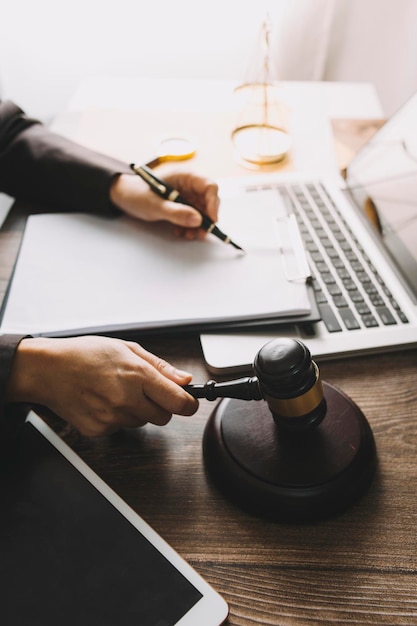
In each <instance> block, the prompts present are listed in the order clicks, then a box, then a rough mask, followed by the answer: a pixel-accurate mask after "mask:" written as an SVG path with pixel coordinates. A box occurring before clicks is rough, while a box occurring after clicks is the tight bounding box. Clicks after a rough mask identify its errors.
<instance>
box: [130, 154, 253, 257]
mask: <svg viewBox="0 0 417 626" xmlns="http://www.w3.org/2000/svg"><path fill="white" fill-rule="evenodd" d="M130 167H131V169H132V170H133V171H134V172H135V174H137V175H138V176H140V177H141V178H142V179H143V180H144V181H145V182H146V183H147V184H148V185H149V188H150V189H151V190H152V191H153V192H154V193H155V194H157V195H158V196H160V197H162V198H165V199H167V200H170V201H172V202H177V203H180V204H184V205H188V206H193V205H192V204H191V203H190V202H189V201H187V200H186V199H185V198H183V197H182V196H181V194H180V192H179V191H178V190H177V189H175V188H174V187H172V186H171V185H170V184H168V183H167V182H166V181H164V180H161V179H160V178H158V177H157V176H156V175H155V174H154V172H153V171H152V170H151V169H150V168H149V167H147V166H146V165H135V164H134V163H132V164H131V165H130ZM193 208H194V209H195V210H196V211H198V213H199V214H200V215H201V217H202V221H201V224H200V228H202V229H203V230H205V231H206V232H208V233H211V234H212V235H214V236H215V237H218V238H219V239H220V240H221V241H224V242H225V243H229V244H230V245H232V246H233V247H234V248H236V249H237V250H242V248H241V247H240V246H238V245H237V244H236V243H235V242H233V241H232V240H231V239H230V237H229V236H228V235H226V234H225V233H223V232H222V231H221V230H220V229H219V228H218V227H217V226H216V224H215V222H214V221H213V220H211V219H210V218H209V217H208V216H207V215H206V214H205V213H203V212H202V211H201V210H200V209H198V208H197V207H196V206H193Z"/></svg>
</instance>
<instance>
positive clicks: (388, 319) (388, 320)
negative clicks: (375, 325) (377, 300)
mask: <svg viewBox="0 0 417 626" xmlns="http://www.w3.org/2000/svg"><path fill="white" fill-rule="evenodd" d="M377 312H378V315H379V317H380V318H381V320H382V323H383V324H384V325H385V326H392V325H393V324H396V323H397V322H396V321H395V318H394V316H393V315H392V313H391V311H390V310H389V309H388V308H387V307H378V308H377Z"/></svg>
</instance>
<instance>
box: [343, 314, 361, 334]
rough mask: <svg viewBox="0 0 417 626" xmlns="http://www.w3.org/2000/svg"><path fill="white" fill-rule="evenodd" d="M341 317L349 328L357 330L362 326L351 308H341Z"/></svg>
mask: <svg viewBox="0 0 417 626" xmlns="http://www.w3.org/2000/svg"><path fill="white" fill-rule="evenodd" d="M339 313H340V317H341V318H342V320H343V323H344V325H345V326H346V328H347V329H348V330H356V329H358V328H360V327H361V326H360V324H359V322H358V320H357V319H356V317H355V316H354V314H353V312H352V311H351V310H350V309H340V311H339Z"/></svg>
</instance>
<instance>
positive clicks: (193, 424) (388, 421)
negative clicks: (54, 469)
mask: <svg viewBox="0 0 417 626" xmlns="http://www.w3.org/2000/svg"><path fill="white" fill-rule="evenodd" d="M26 213H27V211H26V209H25V207H20V208H15V209H14V210H13V212H12V214H11V215H10V217H9V218H8V220H7V221H6V224H5V226H4V228H3V230H2V231H1V232H0V281H1V282H0V296H1V297H3V295H4V290H5V288H6V284H7V281H8V278H9V276H10V272H11V268H12V266H13V261H14V258H15V256H16V253H17V249H18V245H19V241H20V237H21V232H22V228H23V224H24V218H25V214H26ZM139 340H140V339H139ZM142 343H143V345H144V346H146V347H147V348H148V349H149V350H151V351H153V352H155V353H157V354H159V355H160V356H162V357H163V358H166V359H168V360H169V361H171V362H172V363H174V364H175V365H177V366H178V367H180V368H184V369H187V370H189V371H191V372H193V373H194V381H195V382H203V381H206V380H207V378H208V377H209V375H208V372H207V371H206V369H205V366H204V363H203V361H202V357H201V351H200V346H199V341H198V337H197V336H195V335H175V336H166V337H164V336H159V337H153V338H148V339H145V340H143V341H142ZM319 365H320V369H321V373H322V378H323V379H324V380H327V381H328V382H331V383H333V384H334V385H336V386H338V387H340V388H341V389H342V390H343V391H344V392H345V393H347V394H348V395H349V396H350V397H351V398H353V400H355V401H356V402H357V403H358V405H359V406H360V407H361V409H362V410H363V412H364V413H365V415H366V416H367V418H368V420H369V422H370V424H371V427H372V429H373V432H374V435H375V440H376V445H377V450H378V469H377V474H376V477H375V480H374V482H373V483H372V485H371V487H370V490H369V491H368V492H367V493H366V494H365V496H364V497H363V498H362V499H361V500H360V501H359V502H357V503H356V504H355V505H354V506H353V507H351V508H350V509H349V510H348V511H346V512H345V513H344V514H342V515H340V516H338V517H335V518H332V519H329V520H326V521H321V522H316V523H313V524H310V525H286V524H277V523H273V522H267V521H263V520H260V519H258V518H255V517H251V516H249V515H247V514H245V513H242V512H241V511H240V510H238V509H237V508H235V507H234V506H233V505H232V504H231V503H229V502H228V501H227V500H225V499H224V498H223V496H221V495H220V494H219V493H218V491H217V490H216V489H215V488H214V487H213V486H212V485H211V483H210V480H209V479H208V478H207V476H206V474H205V471H204V465H203V459H202V445H201V444H202V435H203V431H204V427H205V424H206V421H207V418H208V417H209V415H210V413H211V411H212V410H213V408H214V403H209V402H208V401H205V400H202V401H201V404H200V408H199V411H198V412H197V414H196V415H195V416H193V417H191V418H190V417H188V418H185V417H175V418H174V419H173V420H172V421H171V422H170V424H169V425H168V426H166V427H165V428H157V427H151V426H147V427H146V428H143V429H140V430H138V431H135V432H120V433H118V434H116V435H114V436H112V437H107V438H102V439H99V440H87V439H85V438H81V437H79V436H78V435H77V434H76V433H74V432H73V431H69V430H67V429H65V428H64V429H62V434H63V436H64V438H65V439H66V440H67V441H68V443H70V445H71V446H72V447H73V448H74V449H75V450H76V451H77V452H78V453H79V454H80V456H81V457H82V458H83V459H84V460H85V461H86V462H87V463H88V464H89V465H90V466H91V467H92V468H93V469H94V470H95V471H96V472H97V473H98V474H99V475H100V476H101V477H102V478H103V479H104V480H105V481H106V482H107V483H108V484H109V485H110V486H111V487H112V488H113V489H115V491H116V492H117V493H118V494H119V495H120V496H121V497H122V498H123V499H124V500H126V502H127V503H128V504H129V505H130V506H132V507H133V508H134V509H135V510H136V511H137V512H138V513H139V514H140V515H141V516H142V517H144V518H145V520H146V521H147V522H148V523H150V524H151V525H152V526H153V527H154V528H155V530H156V531H158V532H159V533H160V534H161V535H162V536H163V537H164V538H165V539H166V540H167V541H168V542H169V543H170V544H171V545H172V546H173V547H174V548H175V549H176V550H177V551H178V552H179V553H180V554H181V555H182V556H183V557H184V558H185V559H187V560H188V561H189V562H190V563H191V564H192V565H193V566H194V567H195V569H196V570H197V571H198V572H199V573H200V574H202V575H203V576H204V577H205V578H206V579H207V580H208V581H209V582H210V583H211V584H212V585H213V587H215V589H217V590H218V591H219V592H220V593H221V594H222V595H223V596H224V598H225V599H226V600H227V602H228V603H229V606H230V617H229V620H228V622H227V623H228V624H231V625H232V624H233V625H236V626H237V625H239V626H243V625H249V624H253V625H255V624H256V625H260V624H262V625H278V624H279V625H281V626H290V625H291V626H301V625H305V626H307V625H308V626H311V625H312V624H323V625H324V624H328V625H330V624H331V625H334V624H348V623H350V624H366V625H369V624H374V625H378V626H382V625H387V626H395V625H398V626H400V625H401V626H402V625H407V626H411V625H415V624H417V541H416V538H417V386H416V365H417V353H416V351H412V352H403V353H397V354H390V355H382V356H373V357H362V358H355V359H349V360H340V361H333V362H323V363H319ZM53 424H54V425H55V427H58V428H59V427H60V425H59V424H57V423H56V422H53Z"/></svg>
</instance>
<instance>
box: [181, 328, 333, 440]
mask: <svg viewBox="0 0 417 626" xmlns="http://www.w3.org/2000/svg"><path fill="white" fill-rule="evenodd" d="M253 369H254V373H255V376H251V377H245V378H239V379H236V380H232V381H229V382H222V383H216V382H215V381H214V380H209V381H208V382H206V383H205V384H200V385H198V384H197V385H187V386H186V387H185V389H186V390H187V391H188V392H189V393H190V394H191V395H192V396H194V397H195V398H205V399H206V400H211V401H212V400H217V399H218V398H236V399H239V400H265V401H266V402H267V404H268V407H269V409H270V411H271V413H272V417H273V419H274V421H275V423H276V424H277V426H279V427H281V428H285V429H287V430H297V431H298V430H307V429H309V428H312V427H315V426H318V424H320V422H321V421H322V420H323V418H324V416H325V415H326V407H327V403H326V399H325V397H324V393H323V385H322V383H321V379H320V373H319V369H318V367H317V365H316V363H315V362H314V361H313V360H312V358H311V354H310V351H309V350H308V348H307V347H306V346H305V345H304V344H303V343H301V341H298V340H296V339H280V340H279V341H271V342H269V343H267V344H266V345H265V346H263V347H262V348H261V349H260V350H259V352H258V354H257V355H256V357H255V360H254V363H253Z"/></svg>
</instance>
